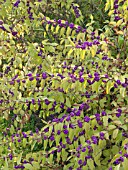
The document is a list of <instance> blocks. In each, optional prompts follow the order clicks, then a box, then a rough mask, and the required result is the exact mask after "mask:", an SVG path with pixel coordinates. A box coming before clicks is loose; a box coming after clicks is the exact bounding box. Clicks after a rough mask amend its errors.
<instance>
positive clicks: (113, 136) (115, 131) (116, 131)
mask: <svg viewBox="0 0 128 170" xmlns="http://www.w3.org/2000/svg"><path fill="white" fill-rule="evenodd" d="M118 132H119V129H115V130H114V131H113V134H112V138H113V139H116V137H117V135H118Z"/></svg>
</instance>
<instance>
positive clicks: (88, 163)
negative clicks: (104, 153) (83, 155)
mask: <svg viewBox="0 0 128 170" xmlns="http://www.w3.org/2000/svg"><path fill="white" fill-rule="evenodd" d="M87 165H88V166H89V168H90V170H94V169H95V166H94V161H93V160H92V159H88V160H87Z"/></svg>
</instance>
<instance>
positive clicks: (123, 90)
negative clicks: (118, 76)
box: [120, 87, 126, 97]
mask: <svg viewBox="0 0 128 170" xmlns="http://www.w3.org/2000/svg"><path fill="white" fill-rule="evenodd" d="M125 90H126V89H125V88H123V87H122V88H120V94H121V96H122V97H125Z"/></svg>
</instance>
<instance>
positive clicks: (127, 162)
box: [122, 158, 128, 170]
mask: <svg viewBox="0 0 128 170" xmlns="http://www.w3.org/2000/svg"><path fill="white" fill-rule="evenodd" d="M122 165H123V168H124V170H127V169H128V159H127V158H124V162H122Z"/></svg>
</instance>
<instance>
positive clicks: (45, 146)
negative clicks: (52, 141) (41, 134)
mask: <svg viewBox="0 0 128 170" xmlns="http://www.w3.org/2000/svg"><path fill="white" fill-rule="evenodd" d="M47 144H48V139H47V140H44V150H45V149H46V148H47Z"/></svg>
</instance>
